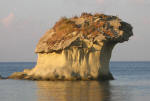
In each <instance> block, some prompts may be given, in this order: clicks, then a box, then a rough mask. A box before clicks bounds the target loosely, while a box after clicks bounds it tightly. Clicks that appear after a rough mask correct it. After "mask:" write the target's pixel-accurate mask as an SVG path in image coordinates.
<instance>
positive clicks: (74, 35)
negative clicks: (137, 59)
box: [9, 13, 133, 80]
mask: <svg viewBox="0 0 150 101" xmlns="http://www.w3.org/2000/svg"><path fill="white" fill-rule="evenodd" d="M132 35H133V33H132V27H131V25H130V24H128V23H126V22H124V21H122V20H121V19H119V18H118V17H116V16H108V15H104V14H94V15H92V14H88V13H82V15H81V16H80V17H73V18H61V19H60V20H59V21H58V22H56V24H55V25H54V27H53V28H51V29H50V30H48V31H47V32H46V34H45V35H44V36H43V37H42V38H41V39H40V41H39V43H38V44H37V47H36V49H35V52H36V53H37V54H38V60H37V65H36V66H35V67H34V68H33V69H31V70H29V69H28V70H24V71H23V72H19V73H14V74H12V75H11V76H9V78H13V79H14V78H15V79H31V80H97V79H99V80H110V79H113V76H112V74H111V73H110V70H109V61H110V58H111V53H112V49H113V48H114V46H115V45H116V44H117V43H122V42H124V41H128V40H129V37H130V36H132Z"/></svg>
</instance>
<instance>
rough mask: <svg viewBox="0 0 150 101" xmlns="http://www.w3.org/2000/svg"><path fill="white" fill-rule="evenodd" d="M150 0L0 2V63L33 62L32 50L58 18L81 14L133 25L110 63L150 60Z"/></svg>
mask: <svg viewBox="0 0 150 101" xmlns="http://www.w3.org/2000/svg"><path fill="white" fill-rule="evenodd" d="M149 10H150V0H0V62H20V61H22V62H28V61H29V62H30V61H36V59H37V55H36V54H35V53H34V50H35V47H36V45H37V43H38V41H39V39H40V37H41V36H43V35H44V33H45V32H46V31H47V30H48V29H50V28H51V27H52V26H53V25H54V24H55V22H56V21H58V20H59V18H61V17H63V16H66V17H72V16H75V15H80V14H81V13H82V12H88V13H104V14H108V15H115V16H118V17H119V18H121V19H122V20H123V21H126V22H128V23H130V24H131V25H132V26H133V33H134V36H133V37H131V38H130V40H129V41H128V42H124V43H119V44H117V45H116V46H115V48H114V50H113V52H112V58H111V61H150V40H149V38H150V30H149V29H150V13H149V12H150V11H149Z"/></svg>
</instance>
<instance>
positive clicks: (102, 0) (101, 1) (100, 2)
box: [96, 0, 104, 4]
mask: <svg viewBox="0 0 150 101" xmlns="http://www.w3.org/2000/svg"><path fill="white" fill-rule="evenodd" d="M96 2H97V3H99V4H103V3H104V0H96Z"/></svg>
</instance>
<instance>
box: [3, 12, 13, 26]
mask: <svg viewBox="0 0 150 101" xmlns="http://www.w3.org/2000/svg"><path fill="white" fill-rule="evenodd" d="M14 18H15V15H14V13H10V14H9V15H8V16H7V17H5V18H3V19H2V20H1V23H2V24H3V25H4V26H5V27H9V26H10V25H11V23H12V22H13V20H14Z"/></svg>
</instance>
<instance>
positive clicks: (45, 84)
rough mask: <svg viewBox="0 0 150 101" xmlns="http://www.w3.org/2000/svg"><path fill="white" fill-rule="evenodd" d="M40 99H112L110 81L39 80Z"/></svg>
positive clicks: (51, 100)
mask: <svg viewBox="0 0 150 101" xmlns="http://www.w3.org/2000/svg"><path fill="white" fill-rule="evenodd" d="M36 84H37V87H38V88H37V97H38V101H110V100H111V92H110V84H109V82H98V81H55V82H54V81H53V82H52V81H37V82H36Z"/></svg>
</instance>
